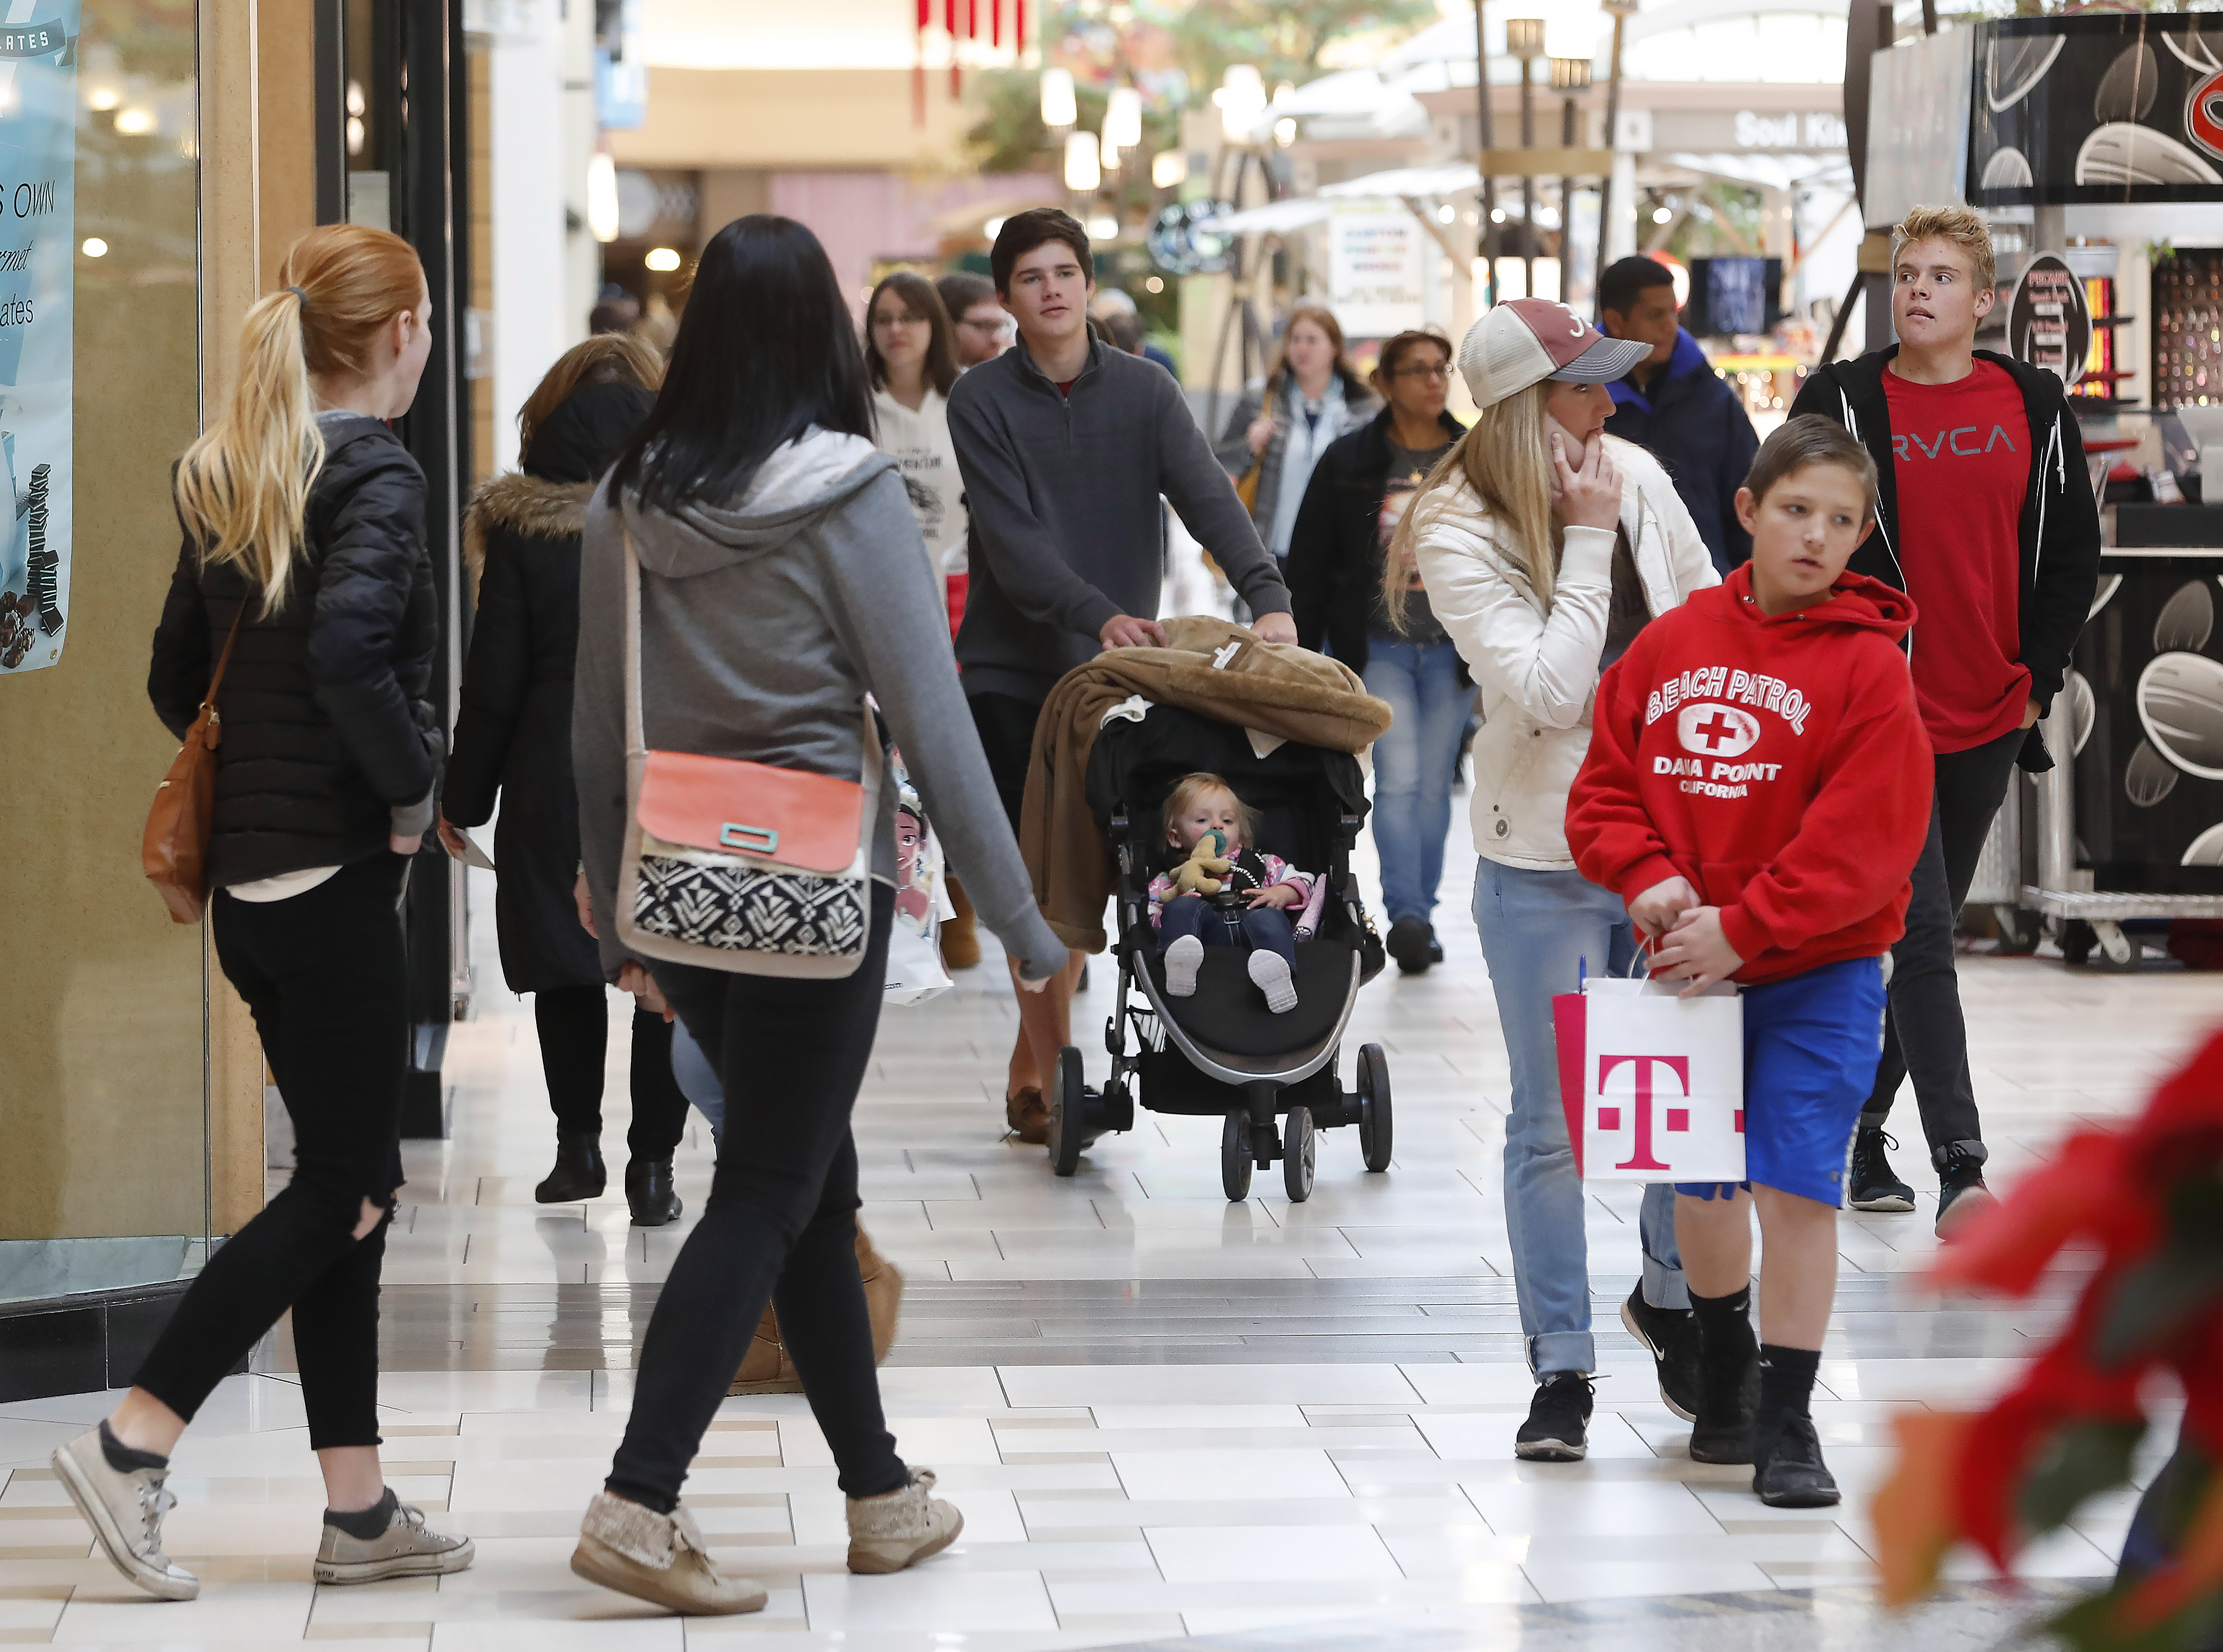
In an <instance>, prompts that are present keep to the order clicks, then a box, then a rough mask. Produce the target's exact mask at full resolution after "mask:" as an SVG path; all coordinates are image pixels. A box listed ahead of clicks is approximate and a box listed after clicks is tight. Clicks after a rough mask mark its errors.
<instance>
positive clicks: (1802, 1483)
mask: <svg viewBox="0 0 2223 1652" xmlns="http://www.w3.org/2000/svg"><path fill="white" fill-rule="evenodd" d="M1752 1489H1753V1490H1754V1491H1756V1492H1758V1493H1759V1494H1760V1501H1761V1502H1762V1503H1765V1504H1767V1506H1768V1507H1769V1508H1771V1509H1828V1508H1833V1507H1835V1506H1836V1503H1837V1501H1838V1493H1837V1482H1836V1479H1835V1477H1834V1476H1832V1475H1831V1474H1830V1472H1829V1465H1828V1464H1826V1463H1824V1462H1823V1460H1822V1439H1821V1436H1820V1435H1819V1434H1816V1433H1815V1432H1814V1419H1813V1418H1812V1417H1809V1416H1788V1417H1785V1418H1784V1420H1783V1427H1782V1428H1780V1429H1779V1430H1778V1431H1777V1433H1776V1434H1775V1437H1774V1438H1773V1439H1772V1440H1770V1441H1767V1442H1766V1444H1765V1446H1764V1447H1762V1448H1761V1449H1760V1452H1759V1453H1757V1455H1756V1457H1755V1459H1754V1463H1753V1469H1752Z"/></svg>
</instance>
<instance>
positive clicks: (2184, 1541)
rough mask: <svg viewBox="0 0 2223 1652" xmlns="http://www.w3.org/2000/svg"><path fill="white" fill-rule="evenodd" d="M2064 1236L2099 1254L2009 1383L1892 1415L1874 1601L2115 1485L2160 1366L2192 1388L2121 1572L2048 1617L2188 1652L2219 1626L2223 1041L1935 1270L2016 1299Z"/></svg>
mask: <svg viewBox="0 0 2223 1652" xmlns="http://www.w3.org/2000/svg"><path fill="white" fill-rule="evenodd" d="M2071 1245H2075V1246H2080V1247H2084V1248H2088V1249H2090V1250H2092V1251H2095V1252H2097V1254H2098V1258H2099V1265H2098V1267H2097V1269H2096V1271H2094V1273H2093V1274H2092V1275H2091V1277H2090V1278H2089V1280H2088V1283H2086V1285H2085V1287H2084V1290H2083V1293H2082V1295H2081V1298H2080V1299H2079V1301H2078V1302H2077V1306H2076V1311H2075V1317H2074V1318H2073V1319H2072V1320H2071V1321H2070V1322H2069V1326H2068V1327H2067V1328H2066V1329H2065V1330H2064V1331H2063V1332H2062V1334H2061V1335H2060V1336H2059V1337H2058V1338H2057V1339H2056V1340H2055V1342H2054V1343H2053V1345H2052V1346H2050V1348H2048V1349H2047V1350H2046V1352H2044V1354H2043V1355H2041V1356H2040V1357H2039V1359H2037V1361H2036V1362H2035V1363H2034V1364H2033V1365H2031V1367H2030V1368H2029V1370H2028V1371H2025V1373H2024V1375H2023V1378H2022V1380H2021V1381H2020V1382H2019V1383H2018V1384H2016V1385H2015V1386H2014V1387H2013V1388H2012V1390H2009V1391H2008V1392H2007V1393H2006V1394H2005V1395H2003V1396H2002V1397H2000V1398H1999V1400H1998V1401H1997V1402H1996V1403H1993V1405H1992V1406H1991V1408H1990V1409H1988V1410H1984V1411H1979V1412H1962V1413H1949V1412H1938V1411H1931V1412H1926V1413H1917V1414H1913V1415H1909V1416H1901V1417H1899V1419H1898V1420H1897V1429H1898V1434H1899V1465H1898V1467H1897V1469H1896V1471H1895V1472H1894V1473H1893V1475H1892V1479H1890V1480H1889V1481H1888V1482H1887V1483H1886V1485H1884V1486H1883V1487H1882V1488H1881V1489H1880V1491H1878V1492H1877V1494H1876V1498H1875V1503H1874V1507H1873V1511H1872V1512H1873V1517H1874V1522H1875V1528H1876V1535H1877V1539H1878V1542H1879V1543H1880V1558H1881V1563H1882V1573H1883V1592H1884V1597H1885V1598H1886V1600H1887V1601H1889V1602H1891V1603H1892V1604H1893V1605H1904V1604H1905V1603H1908V1602H1911V1601H1912V1600H1914V1599H1916V1598H1918V1597H1920V1596H1921V1595H1923V1594H1924V1593H1926V1592H1928V1591H1929V1590H1930V1588H1931V1587H1932V1586H1934V1585H1935V1584H1936V1580H1937V1573H1938V1568H1939V1567H1940V1566H1941V1564H1942V1563H1943V1561H1944V1558H1945V1555H1946V1554H1947V1552H1948V1551H1949V1549H1950V1548H1952V1547H1953V1545H1954V1544H1955V1543H1956V1542H1969V1543H1973V1544H1974V1545H1975V1546H1976V1547H1977V1548H1981V1550H1982V1551H1983V1552H1984V1553H1985V1554H1987V1555H1988V1556H1990V1558H1991V1560H1992V1561H1993V1564H1994V1565H1996V1566H1998V1567H1999V1568H2000V1569H2001V1570H2002V1571H2004V1570H2006V1569H2007V1568H2008V1567H2009V1566H2010V1564H2011V1563H2012V1561H2013V1559H2014V1556H2015V1554H2017V1552H2018V1551H2019V1550H2020V1549H2021V1548H2023V1547H2024V1546H2025V1545H2026V1544H2028V1543H2029V1542H2031V1541H2032V1540H2033V1539H2035V1538H2037V1537H2040V1536H2043V1535H2045V1534H2046V1533H2048V1532H2050V1531H2053V1530H2056V1529H2058V1528H2060V1527H2061V1526H2062V1525H2063V1524H2065V1523H2067V1522H2068V1521H2069V1519H2070V1517H2071V1516H2074V1514H2075V1511H2076V1509H2077V1507H2078V1506H2079V1505H2080V1504H2082V1503H2083V1502H2084V1501H2085V1500H2086V1499H2088V1498H2091V1497H2094V1496H2095V1495H2097V1494H2099V1493H2100V1492H2103V1491H2109V1490H2112V1489H2113V1488H2114V1487H2116V1486H2119V1485H2122V1484H2124V1483H2125V1481H2126V1480H2127V1479H2129V1477H2130V1472H2131V1459H2132V1452H2133V1451H2134V1450H2135V1449H2136V1447H2138V1442H2139V1441H2140V1440H2142V1439H2143V1438H2144V1434H2145V1431H2146V1427H2147V1418H2146V1413H2145V1409H2144V1405H2143V1404H2142V1403H2141V1394H2142V1391H2150V1390H2151V1388H2152V1387H2153V1386H2154V1385H2155V1384H2154V1379H2155V1378H2157V1377H2159V1376H2161V1375H2163V1373H2173V1374H2174V1375H2175V1377H2176V1380H2177V1382H2178V1384H2180V1385H2181V1386H2182V1389H2183V1392H2184V1397H2185V1411H2184V1421H2183V1424H2182V1430H2181V1432H2180V1434H2179V1435H2178V1441H2177V1449H2176V1455H2175V1456H2174V1457H2173V1458H2172V1459H2171V1460H2170V1461H2169V1466H2168V1468H2167V1469H2166V1470H2165V1471H2164V1472H2163V1476H2162V1477H2161V1479H2160V1480H2158V1481H2157V1483H2156V1485H2155V1488H2154V1491H2152V1492H2151V1493H2150V1494H2149V1495H2148V1497H2147V1498H2146V1499H2145V1502H2144V1504H2142V1505H2141V1508H2140V1510H2139V1516H2138V1521H2137V1522H2136V1523H2134V1525H2133V1528H2132V1542H2131V1545H2130V1550H2129V1551H2126V1554H2125V1567H2124V1571H2123V1574H2122V1575H2121V1577H2119V1579H2117V1581H2116V1583H2115V1584H2114V1586H2113V1587H2112V1588H2111V1589H2109V1590H2108V1591H2107V1592H2105V1593H2103V1594H2101V1595H2099V1596H2097V1597H2095V1598H2092V1599H2089V1600H2086V1601H2084V1602H2081V1603H2080V1604H2079V1605H2076V1606H2075V1607H2073V1608H2072V1609H2070V1610H2069V1611H2068V1612H2066V1613H2064V1614H2062V1617H2060V1618H2059V1619H2057V1620H2056V1623H2055V1624H2053V1629H2054V1630H2055V1632H2056V1634H2058V1635H2060V1636H2062V1638H2063V1639H2064V1640H2066V1641H2067V1642H2068V1643H2069V1644H2070V1645H2071V1646H2072V1647H2075V1648H2078V1649H2090V1652H2099V1649H2108V1652H2132V1649H2136V1652H2180V1649H2182V1652H2191V1649H2195V1648H2198V1647H2201V1646H2203V1645H2205V1644H2207V1643H2209V1637H2210V1636H2214V1635H2216V1634H2217V1633H2218V1630H2219V1629H2223V1472H2219V1469H2218V1466H2219V1465H2223V1034H2219V1035H2218V1036H2217V1037H2214V1038H2212V1039H2210V1040H2209V1041H2208V1043H2207V1045H2206V1046H2205V1047H2204V1048H2202V1049H2201V1050H2200V1051H2199V1052H2198V1053H2197V1054H2196V1055H2195V1056H2193V1057H2192V1059H2191V1060H2190V1062H2188V1063H2187V1064H2186V1065H2185V1066H2184V1067H2183V1068H2182V1069H2181V1070H2180V1071H2179V1072H2178V1073H2176V1075H2175V1076H2174V1077H2172V1078H2170V1079H2169V1081H2166V1082H2165V1083H2163V1085H2162V1087H2161V1088H2160V1089H2159V1090H2158V1091H2157V1092H2156V1093H2155V1095H2154V1097H2153V1100H2152V1101H2151V1103H2150V1104H2149V1105H2148V1106H2147V1107H2146V1109H2145V1111H2144V1113H2142V1114H2141V1115H2139V1117H2138V1119H2135V1120H2134V1121H2132V1123H2131V1125H2130V1126H2128V1127H2127V1128H2120V1129H2114V1130H2098V1129H2093V1130H2083V1131H2079V1132H2076V1133H2075V1135H2073V1136H2071V1137H2070V1138H2069V1139H2068V1141H2067V1142H2065V1143H2064V1144H2062V1148H2061V1151H2059V1152H2058V1153H2057V1154H2056V1156H2055V1157H2054V1158H2053V1160H2052V1162H2051V1163H2050V1164H2048V1165H2047V1166H2046V1168H2045V1169H2044V1170H2040V1171H2038V1172H2037V1174H2035V1175H2033V1176H2030V1177H2028V1178H2026V1179H2025V1181H2024V1182H2022V1183H2021V1184H2020V1185H2018V1187H2017V1188H2015V1189H2014V1190H2013V1192H2012V1194H2011V1195H2009V1196H2008V1197H2007V1198H2006V1199H2005V1200H2004V1201H2001V1202H2000V1204H1999V1206H1998V1207H1997V1208H1995V1209H1993V1210H1992V1211H1989V1212H1987V1213H1986V1214H1984V1215H1983V1216H1982V1217H1981V1218H1980V1219H1977V1220H1973V1221H1971V1222H1970V1223H1969V1224H1968V1226H1966V1227H1965V1228H1963V1229H1962V1232H1961V1233H1958V1234H1956V1235H1955V1240H1954V1243H1952V1244H1951V1245H1948V1246H1946V1247H1945V1249H1944V1250H1943V1252H1941V1253H1940V1254H1939V1257H1938V1259H1937V1262H1936V1267H1935V1270H1934V1277H1935V1278H1936V1280H1937V1282H1938V1283H1940V1284H1941V1285H1943V1286H1945V1287H1947V1288H1949V1289H1971V1290H1984V1291H1990V1292H1997V1293H1999V1294H2002V1295H2005V1296H2027V1295H2028V1294H2029V1292H2030V1291H2031V1288H2032V1287H2033V1286H2034V1285H2035V1284H2036V1283H2037V1281H2038V1279H2039V1277H2040V1276H2041V1275H2042V1274H2043V1273H2044V1271H2046V1269H2047V1268H2048V1267H2049V1266H2050V1264H2052V1263H2053V1261H2054V1260H2055V1258H2056V1257H2058V1256H2059V1255H2060V1254H2061V1252H2062V1250H2063V1249H2064V1248H2066V1247H2069V1246H2071ZM2140 1550H2143V1551H2144V1552H2143V1553H2136V1552H2132V1551H2140Z"/></svg>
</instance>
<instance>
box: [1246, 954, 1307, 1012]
mask: <svg viewBox="0 0 2223 1652" xmlns="http://www.w3.org/2000/svg"><path fill="white" fill-rule="evenodd" d="M1250 979H1251V980H1253V981H1254V982H1256V985H1257V987H1258V990H1259V991H1260V992H1262V993H1265V995H1266V1007H1267V1008H1268V1009H1269V1010H1271V1011H1272V1012H1274V1013H1275V1014H1276V1015H1287V1014H1288V1012H1290V1011H1291V1010H1294V1009H1295V1008H1296V1007H1297V984H1296V982H1294V981H1293V980H1290V979H1289V963H1288V959H1286V958H1284V957H1282V955H1281V954H1280V953H1278V952H1254V953H1252V954H1251V955H1250Z"/></svg>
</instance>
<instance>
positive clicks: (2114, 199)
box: [1968, 12, 2223, 206]
mask: <svg viewBox="0 0 2223 1652" xmlns="http://www.w3.org/2000/svg"><path fill="white" fill-rule="evenodd" d="M2203 24H2204V25H2205V28H2204V29H2203V28H2202V25H2203ZM1975 35H1976V46H1975V58H1976V60H1975V73H1974V81H1975V95H1974V98H1973V100H1972V117H1971V119H1970V122H1969V139H1968V200H1969V202H1970V204H1971V205H1977V206H2041V205H2077V204H2087V203H2088V204H2091V205H2117V204H2121V203H2125V202H2135V201H2223V20H2219V19H2218V18H2217V17H2216V16H2214V14H2213V13H2199V12H2180V13H2175V14H2169V13H2163V12H2137V13H2104V14H2103V13H2093V12H2086V13H2084V14H2082V15H2081V16H2074V17H2008V18H2002V19H2000V20H1999V21H1998V22H1987V23H1981V24H1979V25H1978V26H1977V28H1976V30H1975Z"/></svg>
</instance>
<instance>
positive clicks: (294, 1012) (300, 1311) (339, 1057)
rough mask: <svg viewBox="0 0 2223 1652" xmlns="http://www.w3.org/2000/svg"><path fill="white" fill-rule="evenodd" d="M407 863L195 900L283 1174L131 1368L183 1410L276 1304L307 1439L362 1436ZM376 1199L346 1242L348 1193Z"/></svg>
mask: <svg viewBox="0 0 2223 1652" xmlns="http://www.w3.org/2000/svg"><path fill="white" fill-rule="evenodd" d="M407 869H408V863H407V862H406V861H404V860H402V858H401V857H400V856H399V855H396V854H384V853H381V854H375V855H373V856H371V857H370V859H368V860H367V861H356V862H355V863H354V864H352V865H350V866H346V867H342V868H341V869H340V870H339V872H338V873H336V874H335V875H334V876H332V877H331V878H329V879H327V880H325V881H324V882H323V883H321V884H319V885H318V886H317V887H315V888H314V889H312V890H309V891H307V892H305V893H303V894H299V895H295V896H293V898H292V899H287V900H280V901H271V902H268V903H263V902H256V901H244V900H237V899H233V898H232V897H231V896H230V895H227V894H224V893H221V892H219V893H218V894H217V897H216V899H214V900H213V901H211V903H210V907H211V922H212V924H213V926H214V929H215V932H216V955H217V962H219V963H220V964H221V965H222V966H223V968H224V975H225V977H226V979H228V980H230V982H231V984H232V985H233V986H234V987H237V988H238V989H239V995H240V996H241V997H242V998H243V999H246V1000H247V1007H248V1008H249V1011H251V1012H253V1013H254V1016H255V1031H256V1032H258V1033H259V1034H261V1039H262V1053H263V1056H264V1057H265V1058H266V1059H267V1060H268V1062H269V1063H270V1070H271V1072H272V1073H273V1074H274V1075H275V1076H276V1078H277V1081H278V1093H279V1094H280V1096H281V1097H283V1098H284V1100H285V1103H286V1111H287V1113H288V1114H289V1115H290V1116H291V1117H292V1119H293V1139H294V1143H295V1149H294V1160H293V1180H292V1181H291V1182H288V1183H287V1185H286V1188H285V1190H284V1191H283V1192H281V1193H280V1194H279V1195H278V1196H277V1197H276V1198H274V1199H273V1200H272V1201H270V1202H269V1203H268V1205H266V1206H264V1207H263V1208H262V1210H261V1214H258V1215H256V1216H255V1217H254V1218H253V1219H252V1220H249V1222H247V1223H246V1224H245V1225H244V1226H242V1227H241V1228H240V1230H239V1232H237V1233H235V1234H233V1235H232V1236H231V1238H230V1239H227V1240H226V1241H225V1242H224V1244H223V1245H219V1246H217V1249H216V1251H215V1252H214V1253H213V1254H211V1256H210V1258H209V1260H208V1265H207V1266H206V1267H205V1268H203V1269H202V1270H201V1273H200V1277H198V1279H196V1280H194V1281H193V1283H192V1289H189V1290H188V1291H186V1296H185V1300H184V1301H182V1302H179V1304H178V1311H177V1312H176V1313H175V1314H174V1315H172V1316H171V1319H170V1322H169V1324H168V1326H167V1327H166V1328H165V1329H164V1330H163V1332H162V1334H161V1338H160V1339H159V1340H157V1341H156V1342H155V1344H154V1349H153V1351H152V1352H149V1353H148V1356H147V1359H146V1361H145V1363H143V1364H142V1365H141V1366H140V1367H139V1374H138V1376H137V1377H136V1378H134V1379H133V1380H134V1381H135V1384H136V1385H137V1386H139V1387H141V1388H143V1389H145V1390H147V1391H148V1393H150V1394H152V1395H153V1396H154V1397H155V1398H156V1399H158V1400H161V1402H162V1403H164V1404H165V1405H167V1406H168V1407H169V1408H170V1409H172V1410H173V1411H175V1412H176V1413H177V1414H178V1415H179V1416H181V1417H183V1418H185V1419H186V1421H187V1422H191V1421H192V1416H193V1413H194V1412H195V1411H197V1410H198V1409H200V1406H201V1403H202V1402H203V1401H204V1400H205V1399H207V1398H208V1397H209V1394H210V1392H211V1390H213V1389H214V1388H215V1387H216V1385H217V1383H219V1382H221V1381H222V1380H223V1379H224V1374H225V1373H226V1372H227V1371H230V1370H231V1369H232V1368H233V1367H234V1366H235V1365H238V1364H239V1362H240V1361H241V1359H244V1358H245V1357H246V1355H247V1353H248V1352H249V1350H250V1349H252V1348H253V1347H254V1346H255V1343H256V1342H258V1341H259V1340H261V1337H262V1334H263V1333H264V1332H266V1331H268V1329H269V1328H270V1327H272V1326H273V1325H275V1324H276V1323H277V1322H278V1318H279V1316H280V1315H282V1314H283V1313H285V1311H286V1310H287V1308H292V1309H293V1351H294V1356H295V1358H296V1359H298V1360H299V1365H300V1371H301V1393H302V1399H303V1401H304V1403H305V1405H306V1407H307V1409H308V1415H309V1444H310V1446H311V1447H313V1448H315V1449H317V1450H319V1451H321V1450H323V1449H324V1447H328V1446H375V1445H377V1444H378V1443H379V1437H378V1272H379V1264H380V1263H381V1261H382V1260H383V1259H384V1258H385V1255H386V1229H387V1224H388V1223H389V1222H390V1221H391V1220H393V1211H392V1203H393V1199H394V1189H396V1188H398V1187H399V1186H400V1184H401V1155H400V1117H401V1079H402V1071H403V1069H404V1066H405V1064H406V1059H407V1054H408V1047H409V1043H408V997H407V981H406V970H405V968H404V962H403V954H402V941H401V917H400V913H399V912H398V911H396V910H395V908H396V905H397V903H398V902H399V901H400V898H401V889H402V884H403V880H404V876H405V874H406V871H407ZM365 1199H368V1200H369V1201H371V1202H372V1203H373V1204H375V1205H383V1206H386V1207H387V1214H386V1216H385V1217H383V1218H382V1219H381V1220H380V1221H379V1224H378V1226H375V1227H374V1228H373V1229H372V1230H371V1231H370V1233H369V1235H368V1237H367V1238H364V1239H356V1237H355V1236H354V1234H355V1226H356V1223H357V1222H359V1221H361V1220H362V1201H364V1200H365Z"/></svg>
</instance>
